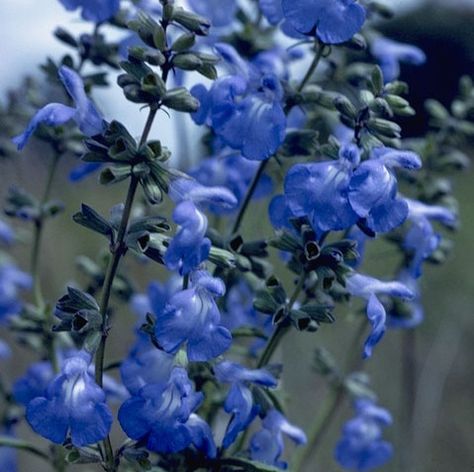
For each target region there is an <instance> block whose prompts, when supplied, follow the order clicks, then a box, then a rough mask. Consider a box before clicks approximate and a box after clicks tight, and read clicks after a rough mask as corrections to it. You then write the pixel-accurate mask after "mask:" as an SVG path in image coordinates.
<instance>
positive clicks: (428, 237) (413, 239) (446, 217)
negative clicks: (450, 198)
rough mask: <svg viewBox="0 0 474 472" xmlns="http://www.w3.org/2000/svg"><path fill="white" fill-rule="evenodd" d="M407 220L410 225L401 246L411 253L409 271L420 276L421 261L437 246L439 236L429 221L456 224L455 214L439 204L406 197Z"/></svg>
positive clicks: (414, 275)
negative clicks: (430, 203)
mask: <svg viewBox="0 0 474 472" xmlns="http://www.w3.org/2000/svg"><path fill="white" fill-rule="evenodd" d="M406 202H407V203H408V220H409V221H410V222H411V227H410V229H409V230H408V232H407V234H406V235H405V240H404V242H403V246H404V248H405V249H406V250H408V251H409V252H410V254H411V262H410V267H409V270H410V273H411V275H412V276H413V277H415V278H418V277H420V276H421V272H422V265H423V262H424V261H425V260H426V259H428V257H430V256H431V255H432V254H433V252H434V251H435V250H436V249H437V248H438V246H439V243H440V241H441V236H440V235H439V234H438V233H436V232H435V230H434V228H433V225H432V224H431V221H438V222H440V223H441V224H443V225H444V226H446V227H448V228H453V227H454V226H455V225H456V221H457V218H456V215H455V214H454V212H452V211H451V210H449V209H448V208H445V207H442V206H439V205H426V204H424V203H421V202H418V201H416V200H410V199H406Z"/></svg>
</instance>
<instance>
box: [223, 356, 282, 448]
mask: <svg viewBox="0 0 474 472" xmlns="http://www.w3.org/2000/svg"><path fill="white" fill-rule="evenodd" d="M214 371H215V374H216V379H217V380H218V381H219V382H222V383H228V384H230V385H231V387H230V390H229V393H228V394H227V397H226V399H225V402H224V410H225V411H226V412H227V413H229V414H230V415H232V419H231V421H230V423H229V425H228V427H227V430H226V432H225V436H224V439H223V440H222V446H223V447H224V448H228V447H229V446H230V445H231V444H232V443H233V442H234V441H235V440H236V439H237V435H238V434H239V433H240V432H241V431H244V430H245V429H246V428H247V426H248V425H249V424H250V423H251V422H252V421H253V420H254V418H255V417H256V416H257V414H258V413H259V411H260V408H259V406H258V405H256V404H254V401H253V395H252V392H251V390H250V388H249V386H250V385H251V384H254V385H262V386H264V387H276V386H277V384H278V382H277V380H276V379H275V377H273V375H272V374H270V372H268V371H267V370H265V369H257V370H250V369H246V368H245V367H242V366H241V365H239V364H236V363H234V362H229V361H223V362H221V363H219V364H217V365H216V366H215V367H214Z"/></svg>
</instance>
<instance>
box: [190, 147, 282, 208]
mask: <svg viewBox="0 0 474 472" xmlns="http://www.w3.org/2000/svg"><path fill="white" fill-rule="evenodd" d="M257 167H258V163H257V162H255V161H249V160H248V159H245V158H244V157H242V156H241V155H239V154H236V153H232V154H227V155H218V156H216V157H210V158H208V159H204V160H203V161H202V163H201V164H200V165H199V166H198V167H196V168H194V169H193V170H192V171H191V172H190V173H191V175H192V176H193V177H194V178H195V179H197V180H198V181H199V182H200V183H201V184H203V185H208V186H210V185H212V186H222V187H225V188H227V189H228V190H230V191H231V192H232V193H233V195H234V196H235V198H236V199H237V202H238V205H236V206H234V207H223V206H222V205H213V204H210V205H209V210H210V211H211V212H213V213H216V214H223V213H229V212H233V211H235V209H236V208H238V207H239V206H240V204H241V202H242V200H243V199H244V197H245V195H246V193H247V189H248V187H249V185H250V183H251V181H252V179H253V177H254V175H255V172H256V170H257ZM272 187H273V185H272V181H271V178H270V177H269V176H268V175H266V174H264V175H263V176H262V178H261V179H260V180H259V183H258V186H257V189H256V191H255V193H254V195H253V196H254V198H256V199H257V198H262V197H265V196H267V195H268V194H269V193H270V192H271V190H272Z"/></svg>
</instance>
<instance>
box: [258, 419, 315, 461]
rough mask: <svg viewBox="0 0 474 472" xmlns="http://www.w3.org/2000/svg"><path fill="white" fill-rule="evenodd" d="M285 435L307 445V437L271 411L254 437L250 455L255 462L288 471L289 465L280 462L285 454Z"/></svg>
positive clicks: (299, 443)
mask: <svg viewBox="0 0 474 472" xmlns="http://www.w3.org/2000/svg"><path fill="white" fill-rule="evenodd" d="M283 434H285V435H286V436H288V437H289V438H290V439H291V440H293V441H294V442H295V443H296V444H298V445H301V444H305V443H306V435H305V434H304V431H302V430H301V429H300V428H298V427H297V426H294V425H292V424H290V423H289V422H288V420H287V419H286V418H285V417H284V416H283V415H282V414H281V413H280V412H279V411H277V410H270V411H269V412H268V413H267V415H266V416H265V419H264V420H263V421H262V429H261V430H260V431H258V432H257V433H255V434H254V435H253V436H252V440H251V442H250V455H251V457H252V459H253V460H257V461H259V462H263V463H265V464H269V465H273V466H276V467H280V468H281V469H286V468H287V467H288V464H287V463H286V462H284V461H281V460H280V456H281V454H282V453H283V448H284V442H283Z"/></svg>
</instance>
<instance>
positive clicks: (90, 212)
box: [72, 203, 113, 238]
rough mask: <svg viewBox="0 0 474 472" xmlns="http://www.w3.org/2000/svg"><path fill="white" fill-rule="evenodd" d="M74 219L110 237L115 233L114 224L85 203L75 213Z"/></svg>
mask: <svg viewBox="0 0 474 472" xmlns="http://www.w3.org/2000/svg"><path fill="white" fill-rule="evenodd" d="M72 219H73V220H74V221H75V222H76V223H77V224H80V225H82V226H84V227H86V228H89V229H91V230H92V231H95V232H96V233H99V234H103V235H104V236H107V237H109V238H111V237H112V235H113V229H112V225H111V224H110V223H109V222H108V221H107V220H106V219H105V218H103V217H102V216H101V215H99V213H97V212H96V211H95V210H94V209H93V208H91V207H90V206H88V205H86V204H84V203H83V204H82V205H81V211H80V212H77V213H75V214H74V215H73V217H72Z"/></svg>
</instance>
